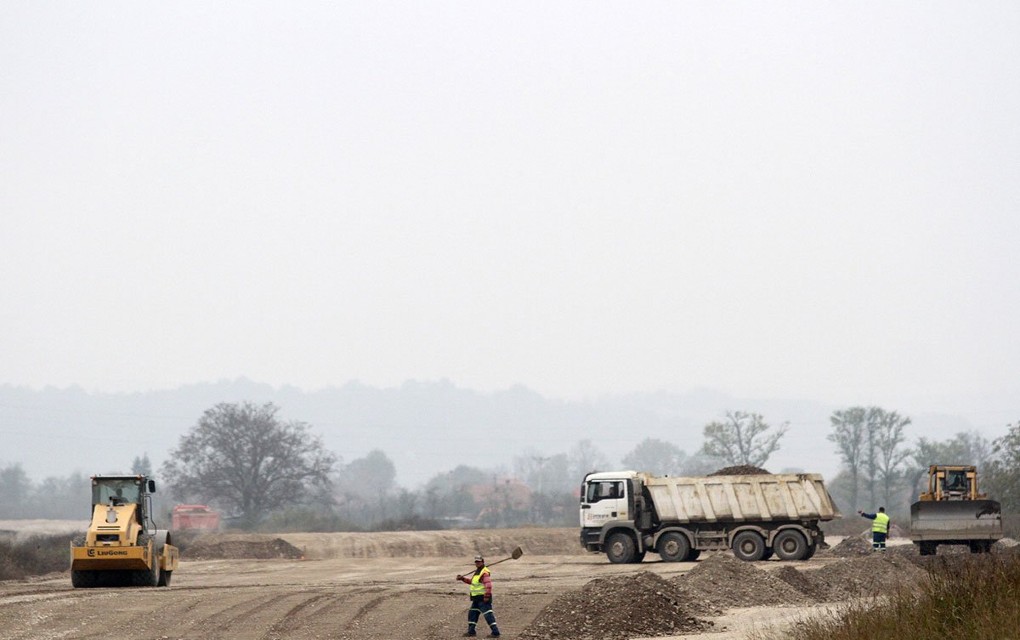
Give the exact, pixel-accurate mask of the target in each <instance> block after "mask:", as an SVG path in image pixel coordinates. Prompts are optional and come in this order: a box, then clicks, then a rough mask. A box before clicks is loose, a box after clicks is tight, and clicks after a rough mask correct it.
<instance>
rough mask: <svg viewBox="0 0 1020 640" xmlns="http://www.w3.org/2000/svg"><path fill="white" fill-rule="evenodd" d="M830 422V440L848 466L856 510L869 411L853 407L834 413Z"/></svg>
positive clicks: (852, 502)
mask: <svg viewBox="0 0 1020 640" xmlns="http://www.w3.org/2000/svg"><path fill="white" fill-rule="evenodd" d="M829 422H830V423H831V424H832V433H830V434H829V435H828V439H829V441H830V442H834V443H835V444H836V451H837V452H838V453H839V457H840V459H841V460H842V461H843V464H844V465H845V466H846V470H847V474H848V476H849V485H850V486H849V491H850V503H851V504H850V508H851V509H852V510H856V509H857V506H858V500H857V490H858V488H859V487H860V473H861V462H862V460H863V459H864V456H865V445H866V443H867V429H866V426H865V424H866V422H867V410H866V409H865V408H864V407H851V408H849V409H844V410H843V411H834V412H833V414H832V415H831V416H830V417H829Z"/></svg>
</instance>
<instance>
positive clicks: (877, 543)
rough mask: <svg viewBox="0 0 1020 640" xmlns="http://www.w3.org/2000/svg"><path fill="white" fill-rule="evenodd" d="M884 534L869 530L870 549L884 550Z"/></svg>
mask: <svg viewBox="0 0 1020 640" xmlns="http://www.w3.org/2000/svg"><path fill="white" fill-rule="evenodd" d="M885 536H886V534H884V533H882V532H881V531H872V532H871V550H872V551H885Z"/></svg>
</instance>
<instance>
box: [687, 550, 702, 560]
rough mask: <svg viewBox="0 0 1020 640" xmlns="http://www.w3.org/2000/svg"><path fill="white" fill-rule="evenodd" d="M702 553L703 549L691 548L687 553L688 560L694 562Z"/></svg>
mask: <svg viewBox="0 0 1020 640" xmlns="http://www.w3.org/2000/svg"><path fill="white" fill-rule="evenodd" d="M700 555H701V549H691V552H690V553H688V554H687V562H694V561H695V560H697V559H698V556H700Z"/></svg>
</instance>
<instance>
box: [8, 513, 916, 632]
mask: <svg viewBox="0 0 1020 640" xmlns="http://www.w3.org/2000/svg"><path fill="white" fill-rule="evenodd" d="M8 527H10V524H8ZM518 545H519V546H521V547H522V548H523V550H524V555H523V557H521V558H520V559H518V560H512V559H511V560H508V561H506V562H502V563H500V564H498V565H495V566H493V568H492V572H493V578H494V582H495V597H494V602H493V603H494V608H495V611H496V615H497V619H498V622H499V625H500V628H501V630H502V631H503V636H504V637H508V638H514V637H518V638H529V639H534V640H554V639H556V638H567V637H569V638H577V639H584V638H591V639H592V640H594V639H596V638H598V639H599V640H603V639H608V638H637V637H653V636H654V637H660V638H661V637H677V638H681V637H682V638H700V639H702V640H736V639H737V638H743V637H745V635H746V633H747V632H748V631H750V630H754V629H762V628H764V627H767V626H769V625H771V624H780V625H781V624H789V623H790V620H791V619H794V618H796V617H797V616H802V615H806V614H812V613H818V612H819V611H824V610H826V609H827V608H829V607H831V606H832V605H831V604H826V603H825V602H822V601H820V600H825V599H827V598H836V599H837V600H838V599H845V598H847V597H856V596H857V595H860V591H865V592H866V591H867V590H868V589H869V588H870V587H869V585H868V584H867V583H864V582H861V583H860V584H859V585H858V586H859V587H860V591H856V592H855V591H854V590H853V589H850V588H843V589H842V590H840V591H838V592H837V591H831V590H830V589H829V587H830V586H831V585H829V584H828V582H829V581H827V580H826V578H825V576H826V575H827V574H829V573H830V572H831V575H832V576H833V580H838V581H839V582H840V583H841V584H843V585H846V584H850V585H854V584H858V583H856V582H854V580H855V579H856V578H855V576H856V577H866V576H875V575H887V576H895V575H902V576H904V577H903V579H904V580H906V581H911V580H919V579H920V577H919V576H923V570H922V569H919V568H918V567H916V565H914V564H912V563H911V562H909V561H906V560H903V559H902V557H901V556H903V555H905V554H893V553H890V554H889V556H888V557H884V558H877V557H875V556H873V555H868V556H863V555H859V556H851V557H846V558H844V557H840V556H838V555H834V554H833V553H831V551H830V552H819V554H818V555H816V556H815V557H814V558H812V559H811V560H810V561H808V562H799V563H790V562H779V561H777V560H770V561H767V562H759V563H744V562H739V561H737V560H736V559H734V558H733V557H732V556H731V555H730V554H723V553H718V554H703V555H702V557H701V559H700V560H699V561H698V562H695V563H686V562H685V563H665V562H661V561H659V560H658V557H657V556H651V555H649V556H648V558H646V560H645V562H643V563H641V564H637V565H613V564H610V563H609V562H608V561H607V560H606V558H605V556H602V555H594V554H586V553H584V552H582V551H581V550H580V547H579V544H578V541H577V531H576V530H575V529H509V530H484V531H482V530H478V531H445V532H399V533H377V534H363V533H321V534H312V533H300V534H280V535H276V536H225V535H216V536H214V537H207V538H206V539H199V540H196V541H194V542H192V543H191V544H190V545H189V547H188V548H189V549H192V550H194V552H195V553H193V555H192V557H189V554H188V552H187V549H186V550H185V552H184V553H183V554H182V562H181V565H180V567H179V569H178V571H176V572H174V575H173V579H172V583H171V586H170V587H169V588H130V589H128V588H121V589H77V590H76V589H72V588H71V585H70V577H69V574H68V573H63V574H53V575H48V576H43V577H40V578H36V579H32V580H27V581H10V582H5V583H0V640H43V639H57V638H75V639H77V638H82V639H88V638H93V639H104V640H117V639H120V638H123V639H125V640H126V639H128V638H131V639H153V640H177V639H196V640H197V639H203V640H209V639H216V638H224V639H226V638H229V639H231V640H274V639H281V640H283V639H286V640H312V639H320V638H321V639H335V640H384V639H385V640H390V639H393V638H407V639H421V640H435V639H441V638H444V639H445V638H454V637H460V636H461V634H462V633H463V632H464V631H465V629H466V622H465V618H466V610H467V603H468V599H467V594H466V586H465V585H464V584H462V583H459V582H456V581H455V579H454V576H455V575H456V574H457V573H462V572H466V571H468V570H470V569H471V568H472V562H471V560H472V556H473V555H474V554H475V553H482V554H484V555H485V556H486V559H487V561H488V562H489V563H490V564H492V563H494V562H496V561H497V560H500V559H502V558H505V557H508V556H509V555H510V554H511V552H512V550H513V548H514V547H515V546H518ZM203 548H204V552H202V553H201V554H200V553H198V551H200V550H202V549H203ZM265 549H270V550H272V553H271V554H270V556H271V557H272V559H261V558H264V557H265V555H266V554H265V553H264V550H265ZM834 549H835V547H834ZM246 550H247V551H246ZM890 551H892V550H890ZM903 551H904V552H906V553H909V551H910V550H909V549H904V550H903ZM249 552H250V553H249ZM272 554H276V555H272ZM246 555H247V556H251V557H241V556H246ZM199 556H201V557H202V558H204V559H197V558H198V557H199ZM280 556H282V557H280ZM894 556H895V557H894ZM858 567H859V568H858ZM886 568H888V571H886ZM914 570H916V572H917V573H913V572H912V571H914ZM889 582H890V581H889V580H888V579H887V580H886V583H889ZM748 584H757V585H759V586H760V589H759V590H758V591H759V593H757V594H756V592H755V591H751V592H748V591H747V588H746V587H747V585H748ZM621 602H629V603H631V604H630V606H627V607H626V608H623V607H621V606H620V603H621ZM615 611H619V612H620V614H619V615H616V614H614V612H615ZM652 615H654V616H657V617H656V621H655V623H654V624H655V625H658V626H656V627H655V628H653V629H651V630H649V629H646V628H643V627H641V626H640V625H636V622H637V620H638V619H639V618H641V619H646V622H647V618H648V617H649V616H652ZM660 618H661V620H660ZM483 626H484V625H483ZM646 626H647V625H646ZM667 633H675V634H678V635H675V636H667V635H666V634H667ZM487 634H488V630H487V629H484V628H480V629H479V636H480V637H485V636H487Z"/></svg>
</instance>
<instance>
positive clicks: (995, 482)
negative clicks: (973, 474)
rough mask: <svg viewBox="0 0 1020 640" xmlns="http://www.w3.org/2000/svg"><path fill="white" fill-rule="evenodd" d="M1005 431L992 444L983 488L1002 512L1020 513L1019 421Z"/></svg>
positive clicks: (1008, 426) (1007, 426)
mask: <svg viewBox="0 0 1020 640" xmlns="http://www.w3.org/2000/svg"><path fill="white" fill-rule="evenodd" d="M1006 429H1007V431H1006V435H1004V436H1002V437H1000V438H996V439H995V440H994V441H993V443H992V459H991V461H990V462H989V464H988V465H987V467H988V468H987V470H986V472H985V482H984V488H985V490H986V491H987V493H988V495H989V496H990V497H991V498H993V499H995V500H998V501H999V502H1000V503H1001V504H1002V509H1003V511H1006V512H1010V513H1016V512H1017V511H1020V421H1018V422H1016V423H1015V424H1011V425H1006Z"/></svg>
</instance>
